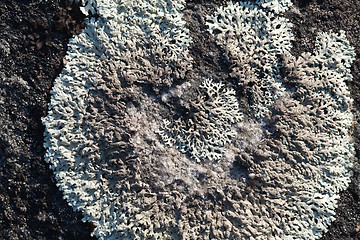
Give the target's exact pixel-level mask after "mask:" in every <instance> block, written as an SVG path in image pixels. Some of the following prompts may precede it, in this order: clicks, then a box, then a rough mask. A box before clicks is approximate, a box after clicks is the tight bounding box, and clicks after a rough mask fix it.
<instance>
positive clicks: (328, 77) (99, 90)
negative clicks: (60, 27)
mask: <svg viewBox="0 0 360 240" xmlns="http://www.w3.org/2000/svg"><path fill="white" fill-rule="evenodd" d="M85 3H86V4H85V6H84V7H83V9H82V10H83V11H84V13H89V11H90V13H96V14H98V19H97V20H95V19H94V18H90V19H89V20H88V22H87V27H86V28H85V30H84V31H83V32H82V33H81V34H80V35H78V36H75V37H74V38H73V39H71V41H70V43H69V50H68V54H67V57H66V60H67V62H68V63H67V64H66V65H65V67H64V69H63V71H62V72H61V74H60V75H59V76H58V78H57V79H56V81H55V84H54V87H53V89H52V92H51V94H52V97H51V102H50V104H49V112H48V115H47V116H46V117H45V118H44V119H43V123H44V125H45V127H46V131H45V143H44V146H45V148H46V155H45V159H46V161H48V162H49V163H50V165H51V168H52V169H53V170H54V174H55V177H56V180H57V182H58V183H57V185H58V186H59V188H60V189H61V190H62V191H63V193H64V198H65V199H66V200H67V201H68V203H69V204H70V206H72V207H73V208H74V209H75V210H78V211H80V212H82V213H83V214H84V219H83V220H84V221H89V222H93V223H94V224H95V226H96V228H95V230H94V232H93V234H94V235H95V236H96V237H98V238H99V239H197V238H202V239H319V238H320V237H321V235H322V233H323V232H325V231H326V228H327V227H328V226H329V224H330V222H331V221H332V220H333V219H334V215H335V208H336V204H337V199H338V194H339V192H340V191H342V190H344V189H345V188H346V187H347V186H348V184H349V181H350V176H351V171H350V168H351V165H352V164H351V159H352V157H353V156H354V150H353V143H352V139H351V137H350V133H351V125H352V121H353V120H352V117H353V116H352V112H351V110H352V99H351V97H350V93H349V91H348V88H347V86H346V82H347V81H351V80H352V76H351V74H350V69H349V68H350V66H351V63H352V61H353V59H354V55H355V54H354V50H353V48H352V47H351V46H350V44H349V42H348V41H347V40H346V36H345V33H344V32H340V34H336V33H331V32H330V33H321V34H319V35H318V37H317V40H316V45H315V51H314V53H303V54H302V55H301V56H300V57H298V58H296V57H294V56H292V55H291V41H292V40H294V38H293V35H292V33H291V26H292V25H291V23H290V22H289V21H288V20H286V19H285V18H283V17H280V16H279V13H282V12H285V11H286V10H287V9H288V8H289V7H290V6H291V2H290V1H289V0H279V1H276V0H263V1H259V2H258V3H254V2H239V3H233V2H229V4H228V5H227V6H223V7H220V8H219V9H218V10H217V11H216V12H215V13H214V14H213V15H210V16H208V20H207V25H208V26H209V29H208V31H209V33H210V34H212V36H214V38H215V39H216V42H217V44H218V46H219V47H220V48H221V49H223V50H224V53H225V57H226V58H227V60H228V61H229V63H230V64H231V72H230V73H229V79H231V81H228V79H221V81H218V79H216V80H209V79H207V78H204V77H202V76H200V74H195V73H192V75H191V76H193V78H187V75H186V73H187V71H190V72H191V71H194V72H195V70H194V67H193V66H192V64H191V62H192V58H191V56H190V53H189V51H188V49H189V46H190V44H191V41H192V40H191V38H190V37H189V31H188V29H187V28H186V27H185V22H184V21H183V20H182V18H181V17H182V15H181V11H182V10H183V9H184V4H185V2H184V1H182V0H172V1H170V0H164V1H163V0H161V1H160V0H156V1H155V0H149V1H145V0H144V1H140V0H137V1H115V0H114V1H105V0H97V1H86V2H85ZM280 70H281V71H280ZM239 86H240V88H242V89H244V91H247V92H246V93H248V94H249V95H246V96H245V98H246V97H248V99H246V100H248V102H249V103H250V107H249V109H247V105H246V104H244V99H243V98H244V96H240V95H241V94H240V93H239ZM235 89H236V90H235ZM164 122H165V123H166V124H165V125H164ZM194 160H195V161H194Z"/></svg>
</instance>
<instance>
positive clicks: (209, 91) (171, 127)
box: [158, 79, 242, 162]
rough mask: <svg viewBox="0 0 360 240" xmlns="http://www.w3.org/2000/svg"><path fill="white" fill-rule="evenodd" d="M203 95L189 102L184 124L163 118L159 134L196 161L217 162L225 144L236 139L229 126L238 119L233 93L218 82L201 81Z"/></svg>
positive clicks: (239, 114) (182, 120)
mask: <svg viewBox="0 0 360 240" xmlns="http://www.w3.org/2000/svg"><path fill="white" fill-rule="evenodd" d="M200 90H202V91H203V95H199V97H198V99H197V101H196V102H194V103H192V107H193V108H194V110H192V111H193V112H192V113H191V115H192V116H191V117H189V119H187V120H186V121H185V120H184V119H181V118H180V119H178V120H176V121H174V122H172V121H169V120H167V119H165V120H164V121H163V129H162V131H159V132H158V133H159V134H160V136H161V138H162V140H163V141H164V142H165V144H167V145H168V146H174V145H175V146H177V148H178V149H179V151H180V152H182V153H189V154H190V156H191V157H192V158H193V159H195V160H196V161H197V162H200V161H201V160H204V159H207V160H211V161H215V160H219V159H220V158H221V157H222V155H223V153H224V150H225V146H226V144H229V143H230V142H231V141H232V140H233V139H236V138H237V132H236V131H235V129H234V128H233V127H232V125H233V124H235V123H237V122H239V121H241V120H242V113H241V112H240V109H239V104H238V101H237V99H236V96H235V94H236V93H235V90H234V89H229V88H226V87H224V84H222V83H215V82H213V81H212V80H209V79H207V80H205V81H203V82H202V84H201V85H200Z"/></svg>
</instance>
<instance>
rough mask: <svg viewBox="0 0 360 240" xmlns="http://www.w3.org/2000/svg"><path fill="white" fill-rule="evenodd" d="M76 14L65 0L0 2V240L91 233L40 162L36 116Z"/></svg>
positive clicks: (40, 130)
mask: <svg viewBox="0 0 360 240" xmlns="http://www.w3.org/2000/svg"><path fill="white" fill-rule="evenodd" d="M82 18H83V16H82V15H81V14H79V10H78V9H77V6H73V5H71V4H67V3H66V2H65V1H47V2H45V1H41V2H39V1H26V2H24V1H7V0H5V1H1V2H0V29H1V31H0V39H1V41H0V226H1V227H0V238H1V239H89V238H90V235H89V231H90V229H92V227H91V225H89V224H84V223H82V222H81V215H80V214H79V213H76V212H74V211H73V209H72V208H70V207H69V206H68V204H67V203H66V201H65V200H63V199H62V193H61V192H60V191H59V190H58V188H57V187H56V185H55V179H54V177H53V173H52V171H51V170H50V169H49V166H48V165H47V164H46V163H45V161H44V160H43V159H44V158H43V156H44V153H45V151H44V148H43V131H44V127H43V125H42V124H41V120H40V118H41V117H42V116H44V115H46V112H47V102H48V99H49V93H50V88H51V87H52V82H53V80H54V78H55V77H56V76H57V75H58V74H59V72H60V71H61V69H62V67H63V62H62V61H63V57H64V55H65V52H66V44H67V42H68V38H69V37H70V36H71V35H72V34H75V33H76V32H79V31H80V30H81V24H80V23H81V20H82Z"/></svg>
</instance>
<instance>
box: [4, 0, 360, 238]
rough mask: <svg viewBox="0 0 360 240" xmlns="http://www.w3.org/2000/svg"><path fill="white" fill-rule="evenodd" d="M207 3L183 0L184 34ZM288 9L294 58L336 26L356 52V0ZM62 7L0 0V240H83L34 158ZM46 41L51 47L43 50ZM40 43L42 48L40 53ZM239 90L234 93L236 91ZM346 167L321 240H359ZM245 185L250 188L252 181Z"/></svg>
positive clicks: (211, 54) (61, 40) (218, 62)
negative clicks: (1, 77) (2, 78)
mask: <svg viewBox="0 0 360 240" xmlns="http://www.w3.org/2000/svg"><path fill="white" fill-rule="evenodd" d="M214 3H215V4H212V3H209V2H208V1H206V2H205V1H194V2H190V1H189V3H188V4H187V8H188V10H187V11H188V13H189V16H191V19H192V20H193V21H195V22H194V24H193V26H198V27H194V28H193V29H190V31H194V32H196V31H200V32H205V31H204V28H205V24H204V21H203V19H202V17H201V15H205V14H200V13H199V11H206V12H207V14H206V15H208V14H210V13H212V12H213V11H214V9H215V6H217V5H219V4H221V1H217V2H215V1H214ZM295 5H297V6H300V12H295V13H292V14H289V15H288V17H289V18H290V19H291V21H292V22H293V23H294V28H293V31H294V33H295V36H296V42H295V43H294V50H293V51H294V53H301V52H303V51H311V50H312V49H313V48H314V46H313V43H314V39H315V37H316V33H317V32H319V31H328V30H330V29H333V30H335V31H336V30H337V29H339V30H340V29H344V30H346V31H347V37H348V39H349V40H350V42H351V44H352V45H353V46H355V50H356V52H357V53H358V54H359V49H360V48H359V44H360V41H359V26H360V24H359V2H358V1H356V0H319V1H305V0H304V1H299V2H297V3H296V4H295ZM64 7H65V4H64V2H63V1H46V2H45V1H44V2H41V3H38V2H35V1H28V2H26V3H25V2H22V1H2V2H1V3H0V25H1V29H7V30H6V31H1V33H0V35H1V37H0V39H1V41H0V58H1V65H0V68H1V72H3V73H5V74H8V76H9V77H7V79H13V80H14V79H17V82H16V83H13V82H10V84H9V81H10V80H8V81H7V82H6V83H4V84H3V85H2V87H1V88H2V89H5V90H6V89H7V90H8V93H3V92H2V93H1V96H7V97H6V101H5V102H2V103H0V108H1V111H0V112H1V120H0V126H1V137H0V139H1V145H0V163H1V166H0V168H1V171H0V172H1V173H0V189H1V191H0V192H1V193H0V196H1V197H0V199H1V202H0V219H1V220H2V222H1V223H0V225H1V228H0V238H2V239H17V238H18V239H89V238H90V237H89V234H90V232H91V227H89V228H88V230H86V227H84V225H83V224H82V223H81V222H80V220H79V219H80V218H81V216H79V214H77V213H74V212H73V210H72V209H71V208H70V207H68V206H67V204H66V202H65V201H64V200H62V193H61V192H59V191H58V190H57V188H56V186H55V180H54V179H53V177H52V172H51V171H50V170H48V166H47V164H46V163H45V162H44V160H43V159H42V156H43V154H44V150H43V149H42V141H43V140H42V138H43V137H42V133H43V127H42V126H41V122H40V117H41V116H44V115H45V112H46V108H47V103H46V100H48V97H49V91H50V87H51V82H52V81H53V80H54V79H55V77H56V76H57V75H58V73H59V72H60V70H61V68H62V56H64V54H65V51H66V46H65V43H66V37H68V34H64V32H63V30H61V31H59V30H58V29H57V27H55V26H63V25H62V24H53V20H54V19H55V18H54V15H56V13H59V12H62V14H61V15H60V16H59V17H60V20H63V19H67V18H68V17H69V16H70V15H69V13H68V12H67V11H63V10H64V9H65V8H64ZM31 18H32V19H40V20H39V21H40V22H41V23H42V24H43V23H44V22H45V23H46V22H50V28H47V29H46V31H44V30H43V28H42V27H43V26H37V25H36V24H33V23H30V22H32V20H31ZM44 19H46V21H44ZM3 26H4V27H5V28H3ZM75 26H78V25H75ZM73 27H74V25H72V24H66V25H65V26H64V29H66V31H68V30H69V29H73ZM29 32H30V33H33V32H36V33H38V34H39V33H44V32H47V35H45V37H44V35H42V34H40V35H41V36H33V37H29V38H28V39H27V37H26V36H27V35H28V33H29ZM204 34H206V33H204ZM46 36H47V37H48V44H46V41H45V42H44V41H43V40H41V41H40V42H43V43H42V44H41V43H38V41H37V40H39V39H44V38H45V39H46ZM32 38H33V39H32ZM195 42H197V43H196V44H194V45H193V46H192V47H191V49H192V56H193V58H194V61H195V63H196V65H197V66H198V68H199V69H202V70H201V72H204V75H208V76H215V75H216V74H218V75H221V74H223V72H226V71H229V65H228V63H227V62H226V59H224V58H223V57H222V56H223V55H222V53H221V50H219V49H218V48H217V47H216V45H215V42H214V41H213V40H212V39H211V38H210V37H205V38H204V40H203V42H201V41H195ZM49 43H50V46H52V47H49V46H48V45H49ZM208 43H210V44H208ZM41 45H43V46H42V47H41V48H40V46H41ZM31 48H33V49H34V50H31ZM37 48H40V51H35V49H37ZM48 49H50V50H51V51H48ZM358 56H359V55H358ZM359 71H360V62H359V57H357V60H356V61H355V64H354V65H353V68H352V73H353V75H354V81H353V83H351V84H350V86H351V90H352V96H353V98H354V99H355V105H356V106H359V100H360V99H359V96H360V94H359V93H360V91H359V87H360V84H359V83H360V77H359V76H360V75H359ZM208 76H207V77H208ZM19 77H21V78H22V79H24V81H25V82H27V83H28V85H30V90H26V85H24V84H22V83H21V82H22V81H21V78H19ZM220 78H221V77H220ZM230 80H231V79H230ZM5 85H7V86H6V87H5ZM10 85H12V86H10ZM3 86H4V87H3ZM21 89H23V90H21ZM240 90H241V88H239V90H238V91H240ZM2 94H6V95H2ZM6 119H7V120H6ZM3 123H5V124H3ZM354 128H355V131H354V135H355V136H359V134H360V131H359V127H358V126H354ZM14 129H15V131H14ZM14 132H15V133H16V134H14ZM358 142H359V141H358V140H357V143H358ZM8 143H11V144H8ZM358 149H359V148H358V147H357V148H356V150H357V154H359V151H358ZM12 162H16V163H17V164H18V165H17V164H15V163H12ZM354 169H355V174H354V177H353V179H352V181H353V182H352V183H351V185H350V187H349V189H348V190H346V191H344V192H343V193H342V195H341V198H340V202H339V207H338V209H337V210H336V211H337V220H336V221H334V222H333V223H332V225H331V227H330V228H329V232H328V233H327V234H326V235H325V236H324V237H323V240H327V239H331V240H332V239H334V240H335V239H344V240H351V239H360V235H359V233H357V232H358V231H356V229H357V228H356V226H357V225H358V224H359V223H360V212H359V209H360V207H359V187H358V186H360V181H359V167H358V165H355V167H354ZM253 184H254V185H256V182H254V183H253ZM23 206H25V207H26V210H25V208H24V207H23Z"/></svg>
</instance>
